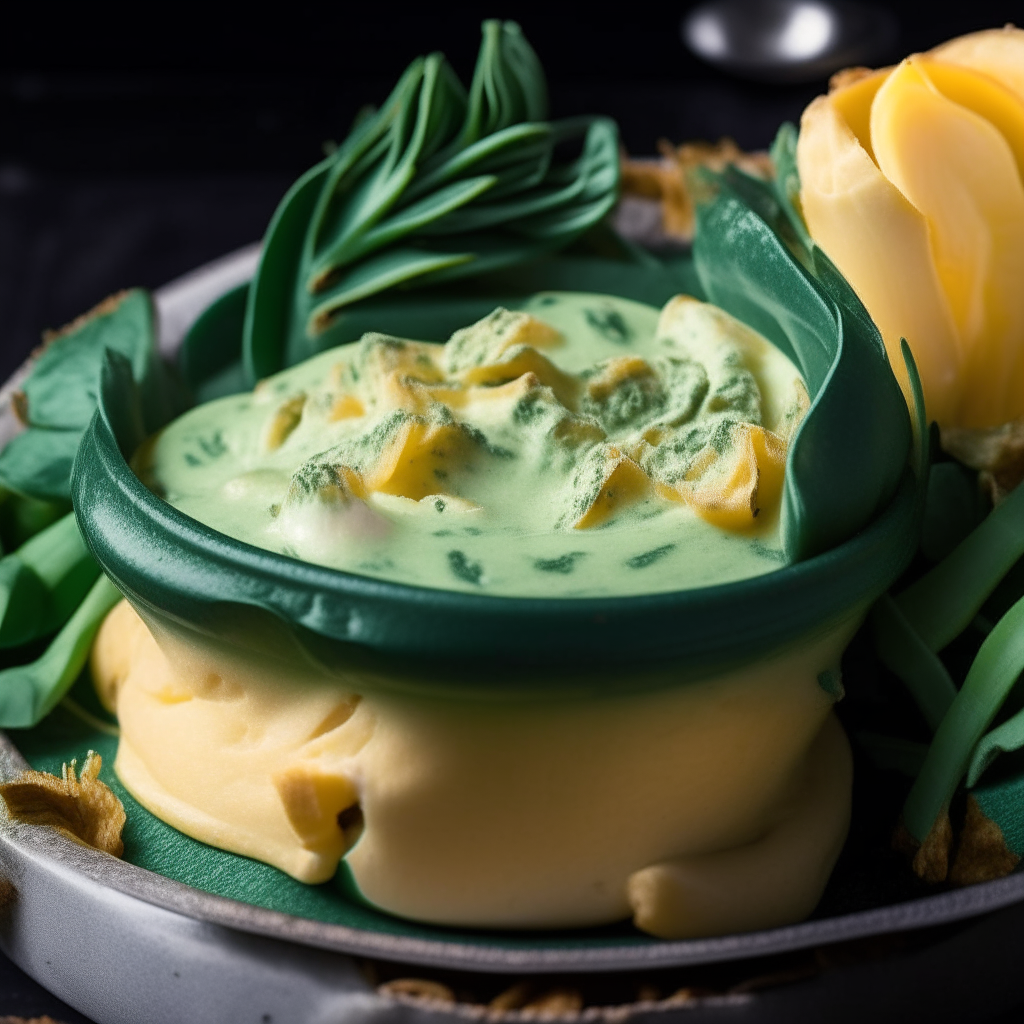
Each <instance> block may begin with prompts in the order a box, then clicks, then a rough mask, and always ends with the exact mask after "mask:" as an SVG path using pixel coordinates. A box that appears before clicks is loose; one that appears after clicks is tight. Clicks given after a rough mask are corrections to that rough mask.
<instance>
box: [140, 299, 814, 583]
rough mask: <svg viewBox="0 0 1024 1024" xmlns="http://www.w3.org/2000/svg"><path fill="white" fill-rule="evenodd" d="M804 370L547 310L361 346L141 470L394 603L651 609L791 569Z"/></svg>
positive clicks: (204, 412) (242, 533) (201, 514)
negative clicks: (420, 597) (657, 598)
mask: <svg viewBox="0 0 1024 1024" xmlns="http://www.w3.org/2000/svg"><path fill="white" fill-rule="evenodd" d="M807 404H808V400H807V392H806V389H805V387H804V384H803V381H802V379H801V378H800V375H799V373H798V371H797V370H796V368H795V367H794V366H793V364H792V363H791V362H790V361H789V360H788V359H787V358H786V357H785V356H783V355H782V354H781V353H780V352H779V351H778V350H777V349H775V348H774V347H773V346H772V345H770V344H769V343H768V342H767V341H765V340H764V339H763V338H762V337H761V336H760V335H758V334H756V333H755V332H754V331H752V330H751V329H750V328H748V327H746V326H745V325H743V324H741V323H740V322H738V321H736V320H735V319H733V318H732V317H730V316H728V315H727V314H726V313H724V312H723V311H721V310H719V309H717V308H715V307H713V306H709V305H706V304H704V303H700V302H697V301H696V300H693V299H689V298H686V297H679V298H676V299H673V300H672V301H671V302H669V303H668V305H667V306H666V307H665V308H664V309H663V310H662V311H661V312H660V314H659V312H658V310H656V309H653V308H651V307H648V306H644V305H641V304H639V303H636V302H631V301H628V300H625V299H618V298H612V297H609V296H599V295H582V294H567V293H566V294H563V293H545V294H541V295H538V296H535V297H534V298H533V299H531V300H530V301H528V302H527V303H525V304H524V306H523V307H522V308H521V309H519V310H515V311H510V310H506V309H496V310H495V311H494V312H493V313H492V314H490V316H488V317H485V318H484V319H483V320H481V321H479V322H478V323H476V324H473V325H472V326H470V327H467V328H465V329H463V330H461V331H458V332H456V333H455V334H454V335H453V337H452V338H451V340H450V341H449V342H448V343H447V344H446V345H439V344H432V343H426V342H417V341H407V340H403V339H398V338H392V337H388V336H386V335H382V334H367V335H365V336H364V337H363V338H362V340H361V341H359V342H357V343H354V344H351V345H346V346H343V347H341V348H337V349H334V350H332V351H329V352H324V353H323V354H321V355H319V356H317V357H315V358H313V359H310V360H308V361H307V362H305V363H303V364H301V365H300V366H296V367H293V368H292V369H289V370H286V371H284V372H282V373H280V374H278V375H276V376H274V377H271V378H269V379H267V380H265V381H262V382H261V383H260V384H259V385H258V386H257V388H256V389H255V391H254V392H253V393H251V394H246V395H236V396H232V397H229V398H224V399H221V400H219V401H216V402H211V403H209V404H207V405H203V406H200V407H199V408H196V409H194V410H192V411H191V412H189V413H188V414H187V415H185V416H183V417H182V418H181V419H179V420H177V421H176V422H175V423H173V424H172V425H171V426H170V427H168V428H167V429H166V430H165V431H164V432H163V433H162V434H161V435H160V436H159V437H158V438H156V440H155V441H154V443H153V444H152V445H150V446H148V447H147V449H146V450H145V451H144V452H143V453H140V457H139V459H137V462H138V464H139V469H140V472H141V475H142V476H143V478H144V479H145V480H146V481H147V482H148V483H149V484H150V485H151V486H152V487H153V488H154V489H155V490H157V491H158V493H160V494H161V495H163V496H164V497H165V498H166V499H167V500H168V501H169V502H170V503H171V504H172V505H174V506H176V507H177V508H179V509H181V510H182V511H183V512H185V513H187V514H188V515H191V516H193V517H195V518H196V519H198V520H200V521H201V522H204V523H206V524H208V525H209V526H211V527H213V528H215V529H217V530H220V531H221V532H223V533H226V534H228V535H230V536H233V537H236V538H238V539H239V540H243V541H246V542H248V543H251V544H255V545H257V546H260V547H264V548H268V549H270V550H274V551H279V552H282V553H284V554H287V555H291V556H293V557H296V558H301V559H304V560H306V561H310V562H315V563H319V564H322V565H327V566H331V567H334V568H338V569H344V570H347V571H350V572H355V573H360V574H364V575H368V576H376V577H381V578H386V579H391V580H396V581H400V582H403V583H411V584H417V585H421V586H428V587H439V588H445V589H457V590H470V591H476V592H486V593H492V594H504V595H522V596H545V597H554V596H564V597H570V596H597V595H611V594H636V593H652V592H659V591H671V590H681V589H687V588H693V587H701V586H707V585H709V584H714V583H722V582H726V581H729V580H736V579H743V578H746V577H750V576H756V575H758V574H760V573H764V572H769V571H771V570H772V569H775V568H777V567H778V566H779V564H780V563H781V562H782V561H784V558H783V555H782V552H781V550H780V544H779V536H778V514H777V513H778V506H779V499H780V494H781V490H782V481H783V473H784V467H785V459H786V450H787V443H788V440H789V438H790V437H791V436H792V433H793V431H794V430H795V428H796V426H797V424H798V423H799V421H800V418H801V417H802V415H803V413H804V412H805V411H806V408H807Z"/></svg>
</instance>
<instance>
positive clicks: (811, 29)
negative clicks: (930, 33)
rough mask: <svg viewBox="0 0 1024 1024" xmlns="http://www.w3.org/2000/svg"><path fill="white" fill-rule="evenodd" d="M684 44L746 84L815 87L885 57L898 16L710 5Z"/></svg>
mask: <svg viewBox="0 0 1024 1024" xmlns="http://www.w3.org/2000/svg"><path fill="white" fill-rule="evenodd" d="M682 34H683V40H684V42H685V43H686V45H687V46H688V47H689V48H690V49H691V50H692V51H693V52H694V53H695V54H696V55H697V56H698V57H701V58H702V59H703V60H706V61H707V62H708V63H709V64H713V65H715V66H716V67H718V68H721V69H722V70H723V71H728V72H730V73H732V74H734V75H738V76H740V77H741V78H751V79H754V80H756V81H762V82H811V81H814V80H815V79H821V78H825V77H827V76H828V75H830V74H831V73H832V72H833V71H838V70H839V69H840V68H842V67H849V66H851V65H854V64H867V63H871V62H873V61H876V60H877V59H878V58H879V57H884V56H885V55H886V51H887V50H888V49H889V48H890V47H891V46H892V44H893V43H894V42H895V40H896V35H897V24H896V19H895V17H894V16H893V15H892V14H891V13H890V12H889V11H885V10H880V9H878V8H874V7H865V6H862V5H861V4H856V3H851V2H848V0H710V2H709V3H704V4H701V5H700V6H699V7H695V8H694V9H693V10H692V11H690V13H689V14H687V16H686V17H685V18H684V19H683V23H682Z"/></svg>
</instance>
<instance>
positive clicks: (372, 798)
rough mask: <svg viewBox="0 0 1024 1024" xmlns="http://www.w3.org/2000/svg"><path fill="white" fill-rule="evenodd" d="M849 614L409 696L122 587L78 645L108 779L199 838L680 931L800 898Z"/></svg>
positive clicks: (823, 855)
mask: <svg viewBox="0 0 1024 1024" xmlns="http://www.w3.org/2000/svg"><path fill="white" fill-rule="evenodd" d="M147 614H148V613H147ZM857 619H858V616H853V617H851V618H849V619H847V620H844V621H843V622H840V623H835V624H833V625H832V626H831V627H830V628H828V629H824V630H823V631H822V632H821V633H820V634H818V635H815V636H811V637H808V638H806V639H805V641H804V642H802V643H801V644H800V645H799V646H796V647H794V648H792V649H790V650H785V651H781V652H778V653H777V654H775V655H774V656H772V657H768V658H765V659H763V660H760V661H758V662H757V663H756V664H755V665H751V666H748V667H745V668H741V669H736V670H733V671H730V672H727V673H724V674H721V675H718V676H716V677H715V678H709V679H706V680H698V681H692V682H686V683H683V684H680V683H679V682H678V681H677V680H675V679H674V678H673V673H672V672H671V671H667V670H666V671H659V672H656V673H652V672H647V673H645V672H641V671H639V670H638V671H636V672H635V673H634V674H633V676H634V677H633V678H631V679H627V680H623V686H622V687H620V689H619V695H618V696H602V697H597V696H590V697H588V696H586V695H585V694H586V689H587V687H586V679H583V680H581V681H580V687H581V691H580V692H578V693H575V694H573V695H572V696H571V697H560V698H551V697H544V696H543V693H544V690H543V686H538V687H537V688H535V689H534V690H533V691H532V693H533V694H534V695H533V696H522V695H520V696H518V697H515V698H513V697H499V696H495V697H494V698H492V699H485V698H468V697H460V698H446V697H444V696H437V695H416V693H415V692H414V691H411V690H409V689H406V690H400V689H391V688H389V687H388V685H387V679H382V678H380V677H372V676H369V675H363V674H360V673H358V672H352V673H351V674H348V675H344V676H330V677H329V676H326V675H324V674H317V672H315V671H313V670H312V669H308V668H303V667H302V666H298V665H295V664H291V663H286V662H284V661H281V662H275V661H273V660H272V659H269V658H267V657H257V656H255V655H252V654H248V653H246V652H244V651H242V650H241V649H236V648H231V647H229V646H228V645H226V644H223V643H219V642H215V641H212V640H210V639H209V638H207V637H203V636H200V635H199V634H197V633H191V632H185V631H184V630H183V628H182V627H180V626H178V625H176V624H173V623H170V622H169V621H165V620H157V619H154V618H150V621H149V627H151V629H152V635H150V628H148V627H147V625H146V624H144V623H143V622H142V620H141V619H140V618H139V617H138V616H137V615H136V613H135V612H134V611H133V610H132V609H131V608H130V607H129V606H127V605H125V604H122V605H121V606H119V607H118V608H117V609H115V611H114V612H112V613H111V615H110V617H109V618H108V619H107V621H106V623H105V624H104V626H103V628H102V630H101V632H100V635H99V637H98V639H97V642H96V646H95V649H94V654H93V662H92V666H93V672H94V676H95V678H96V683H97V687H98V690H99V692H100V693H101V695H103V696H104V699H105V700H106V701H107V702H108V703H109V704H110V706H111V707H112V708H113V709H115V710H116V713H117V715H118V719H119V722H120V726H121V743H120V748H119V753H118V758H117V763H116V769H117V772H118V774H119V776H120V778H121V779H122V781H123V782H124V784H125V785H126V786H127V788H128V789H129V791H130V792H131V793H132V795H133V796H135V797H136V799H138V800H139V802H140V803H142V804H143V805H144V806H145V807H147V808H148V809H150V810H151V811H152V812H153V813H155V814H157V815H158V816H159V817H161V818H163V819H164V820H166V821H168V822H170V823H171V824H172V825H174V826H175V827H177V828H179V829H181V830H182V831H183V832H185V833H187V834H188V835H191V836H193V837H195V838H196V839H200V840H202V841H204V842H207V843H210V844H212V845H214V846H218V847H221V848H223V849H226V850H231V851H233V852H236V853H240V854H245V855H247V856H250V857H254V858H257V859H259V860H263V861H266V862H268V863H270V864H273V865H275V866H277V867H279V868H280V869H282V870H283V871H286V872H288V873H289V874H291V875H293V876H295V877H296V878H298V879H300V880H302V881H306V882H311V883H312V882H322V881H325V880H327V879H329V878H331V877H332V876H333V874H334V873H335V871H336V869H337V866H338V861H339V858H340V857H341V856H342V855H343V854H345V851H346V850H347V851H348V852H347V863H348V865H349V867H350V869H351V871H352V874H353V877H354V879H355V881H356V884H357V885H358V887H359V889H360V891H361V892H362V894H363V895H364V896H365V898H366V899H368V900H369V901H370V902H372V903H373V904H375V905H377V906H378V907H380V908H382V909H384V910H386V911H390V912H392V913H395V914H398V915H401V916H404V917H408V918H413V919H417V920H421V921H429V922H435V923H439V924H449V925H460V926H479V927H501V928H549V927H552V928H553V927H575V926H586V925H595V924H600V923H605V922H610V921H615V920H619V919H622V918H626V917H629V916H631V915H635V917H636V920H637V923H638V924H639V925H640V926H641V927H644V928H647V929H648V930H649V931H652V932H653V933H655V934H659V935H674V936H681V935H693V934H710V933H714V932H720V931H728V930H736V929H743V928H753V927H762V926H767V925H773V924H783V923H786V922H789V921H795V920H798V919H799V918H801V917H803V916H804V915H805V914H806V913H807V912H808V911H809V909H810V908H812V907H813V906H814V904H815V903H816V902H817V900H818V898H819V896H820V894H821V891H822V888H823V886H824V883H825V880H826V879H827V877H828V874H829V871H830V870H831V867H832V864H833V862H834V860H835V857H836V856H837V854H838V850H839V847H840V846H841V844H842V841H843V838H844V836H845V833H846V823H847V818H848V812H849V795H850V772H849V754H848V750H847V748H846V741H845V737H843V736H842V733H841V730H839V729H838V726H836V725H835V723H834V719H833V716H832V714H831V707H832V701H833V698H832V697H831V696H829V694H828V693H826V691H825V689H823V687H822V686H821V685H819V682H818V675H819V673H821V672H822V671H823V670H828V669H834V668H835V667H836V666H837V665H838V661H839V657H840V654H841V652H842V649H843V647H844V646H845V644H846V643H847V641H848V640H849V637H850V635H851V633H852V631H853V629H854V627H855V625H856V622H857ZM154 637H155V639H154ZM541 682H542V680H541ZM594 689H595V692H596V691H597V689H598V688H597V687H595V688H594ZM432 692H436V691H432Z"/></svg>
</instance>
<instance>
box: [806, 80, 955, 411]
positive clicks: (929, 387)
mask: <svg viewBox="0 0 1024 1024" xmlns="http://www.w3.org/2000/svg"><path fill="white" fill-rule="evenodd" d="M841 95H842V92H840V93H833V94H832V95H831V96H819V97H818V98H817V99H816V100H814V102H812V103H811V105H810V106H809V107H808V108H807V109H806V110H805V111H804V114H803V118H802V119H801V122H800V138H799V141H798V144H797V164H798V167H799V171H800V181H801V191H800V202H801V205H802V207H803V212H804V216H805V217H806V219H807V227H808V229H809V231H810V233H811V236H812V237H813V238H814V240H815V241H816V242H817V243H818V244H819V245H820V246H821V247H822V249H824V250H825V252H826V253H827V254H828V255H829V257H830V258H831V259H832V261H833V262H834V263H835V264H836V266H837V267H838V268H839V270H840V271H841V272H842V274H843V275H844V276H845V277H846V279H847V280H848V281H849V282H850V284H851V285H852V286H853V288H854V290H855V291H856V292H857V294H858V296H859V297H860V299H861V301H862V302H863V303H864V305H865V306H866V307H867V311H868V313H870V314H871V318H872V319H873V320H874V321H875V323H876V324H877V325H878V329H879V330H880V331H881V332H882V337H883V338H884V339H885V346H886V349H887V350H888V352H889V361H890V362H891V363H892V367H893V369H894V371H895V372H896V375H897V377H898V378H899V380H900V383H901V385H902V386H903V389H904V393H906V394H907V396H908V398H909V397H910V393H909V385H908V383H907V379H906V374H905V371H904V369H903V357H902V355H901V354H900V338H904V337H905V338H906V339H907V341H908V342H909V343H910V347H911V348H912V349H913V352H914V358H915V360H916V362H917V367H918V370H919V371H920V374H921V380H922V383H923V385H924V393H925V400H926V403H927V406H928V415H929V416H930V417H931V418H933V419H936V420H938V422H939V423H943V424H944V423H948V422H951V418H952V416H953V413H954V411H955V409H956V406H957V404H958V398H959V390H958V389H959V383H958V379H957V377H958V373H959V368H960V364H961V354H960V341H959V337H958V334H957V330H956V325H955V323H954V321H953V317H952V315H951V312H950V309H949V303H948V301H947V299H946V296H945V294H944V293H943V290H942V284H941V282H940V280H939V277H938V274H937V273H936V270H935V266H934V263H933V262H932V254H931V243H930V240H929V236H928V225H927V223H926V222H925V219H924V217H923V216H922V215H921V214H920V213H919V212H918V211H917V210H915V209H914V207H913V206H912V205H911V204H910V203H909V202H908V201H907V200H906V198H905V197H904V196H902V195H901V194H900V192H899V190H898V189H896V188H895V187H894V186H893V185H892V183H891V182H889V181H888V180H886V178H885V176H884V175H883V174H882V173H881V171H879V169H878V167H876V166H875V163H874V161H873V160H872V159H871V157H870V155H869V154H868V153H867V152H866V151H865V149H864V147H863V146H861V145H860V143H859V142H858V141H857V138H856V136H855V135H854V133H853V131H852V130H851V128H850V126H849V124H847V122H846V121H845V120H844V118H843V116H842V115H841V113H840V111H839V107H838V105H837V101H839V100H840V97H841Z"/></svg>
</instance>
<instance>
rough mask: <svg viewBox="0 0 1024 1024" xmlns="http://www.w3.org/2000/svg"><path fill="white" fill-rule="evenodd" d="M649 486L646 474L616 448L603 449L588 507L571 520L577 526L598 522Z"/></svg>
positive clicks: (647, 490) (637, 498)
mask: <svg viewBox="0 0 1024 1024" xmlns="http://www.w3.org/2000/svg"><path fill="white" fill-rule="evenodd" d="M652 490H653V486H652V484H651V480H650V477H648V476H647V474H646V473H645V472H644V471H643V470H642V469H641V468H640V467H639V466H638V465H637V464H636V463H635V462H634V461H633V460H632V459H631V458H630V457H629V456H628V455H624V454H623V453H622V452H621V451H620V450H619V449H618V448H615V447H614V446H611V445H609V447H608V448H607V450H606V451H605V467H604V479H603V480H602V482H601V488H600V490H599V491H598V492H597V495H596V497H595V498H594V500H593V501H592V502H591V504H590V507H589V508H588V509H587V510H586V512H584V513H583V515H582V516H580V518H579V519H577V520H576V522H575V523H573V526H575V528H576V529H577V530H585V529H588V528H589V527H592V526H600V525H601V524H602V523H606V522H608V520H609V519H611V518H612V516H614V515H615V514H616V512H619V511H620V510H621V509H623V508H625V507H626V506H628V505H631V504H633V503H634V502H636V501H640V500H642V499H643V498H645V497H647V495H648V494H650V493H651V491H652Z"/></svg>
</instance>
